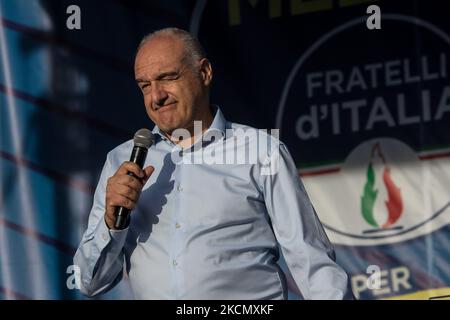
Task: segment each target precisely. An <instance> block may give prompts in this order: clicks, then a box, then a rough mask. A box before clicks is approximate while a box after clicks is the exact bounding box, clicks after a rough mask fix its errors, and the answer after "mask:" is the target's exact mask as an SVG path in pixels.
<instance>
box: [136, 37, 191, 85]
mask: <svg viewBox="0 0 450 320" xmlns="http://www.w3.org/2000/svg"><path fill="white" fill-rule="evenodd" d="M185 50H186V49H185V47H184V45H183V43H182V42H181V41H180V40H178V39H174V38H161V39H160V38H156V39H151V40H149V41H148V42H147V43H145V44H144V45H143V46H142V48H140V50H139V52H138V53H137V55H136V59H135V63H134V72H135V74H136V75H138V74H146V75H149V76H150V75H153V74H156V73H158V72H161V71H167V70H168V69H179V68H181V67H182V66H183V65H184V64H185V57H186V52H185Z"/></svg>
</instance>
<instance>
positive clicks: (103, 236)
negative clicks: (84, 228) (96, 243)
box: [102, 233, 108, 241]
mask: <svg viewBox="0 0 450 320" xmlns="http://www.w3.org/2000/svg"><path fill="white" fill-rule="evenodd" d="M102 239H103V240H104V241H107V240H108V236H107V235H106V234H105V233H102Z"/></svg>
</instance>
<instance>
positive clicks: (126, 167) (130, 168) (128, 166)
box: [116, 161, 144, 178]
mask: <svg viewBox="0 0 450 320" xmlns="http://www.w3.org/2000/svg"><path fill="white" fill-rule="evenodd" d="M129 172H131V173H133V174H134V175H135V176H136V177H139V178H143V177H144V172H143V170H142V169H141V168H139V166H138V165H137V164H136V163H133V162H130V161H125V162H124V163H122V165H121V166H120V168H119V169H118V170H117V172H116V175H118V176H119V175H124V174H128V173H129Z"/></svg>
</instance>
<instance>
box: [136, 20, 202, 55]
mask: <svg viewBox="0 0 450 320" xmlns="http://www.w3.org/2000/svg"><path fill="white" fill-rule="evenodd" d="M157 37H172V38H175V39H178V40H181V41H183V43H184V46H185V49H186V54H187V57H186V58H190V59H188V62H190V63H191V64H194V63H195V62H196V61H200V60H201V59H203V58H206V53H205V50H204V49H203V47H202V45H201V44H200V42H199V41H198V39H197V38H196V37H195V36H194V35H193V34H192V33H190V32H188V31H186V30H183V29H179V28H174V27H170V28H164V29H160V30H157V31H153V32H151V33H149V34H147V35H146V36H144V38H142V40H141V42H140V43H139V46H138V48H137V50H136V55H137V53H138V52H139V50H140V49H141V48H142V47H143V46H144V45H145V44H146V43H147V42H148V41H150V40H152V39H154V38H157Z"/></svg>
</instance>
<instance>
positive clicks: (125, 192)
mask: <svg viewBox="0 0 450 320" xmlns="http://www.w3.org/2000/svg"><path fill="white" fill-rule="evenodd" d="M114 191H115V193H117V194H120V195H121V196H124V197H126V198H128V199H130V200H131V201H134V202H136V201H137V200H138V199H139V192H137V191H136V190H134V189H132V188H130V187H128V186H124V185H122V184H120V185H117V187H116V189H115V190H114Z"/></svg>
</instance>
